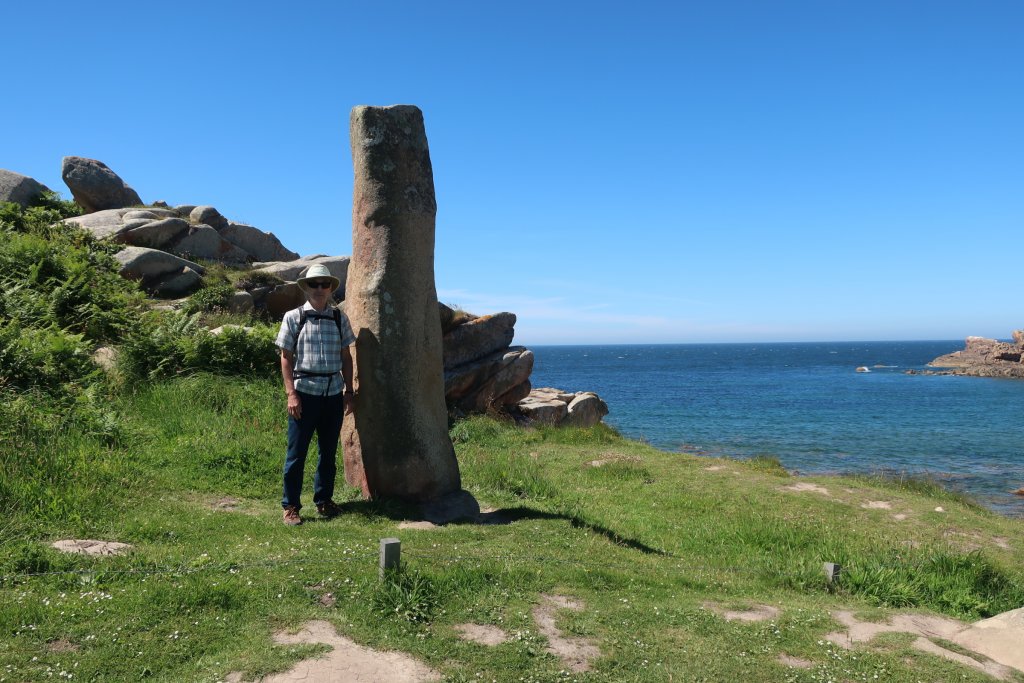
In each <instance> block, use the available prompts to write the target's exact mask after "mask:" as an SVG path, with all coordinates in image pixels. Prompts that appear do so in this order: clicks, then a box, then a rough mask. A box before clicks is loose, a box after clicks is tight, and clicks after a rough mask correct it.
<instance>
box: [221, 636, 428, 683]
mask: <svg viewBox="0 0 1024 683" xmlns="http://www.w3.org/2000/svg"><path fill="white" fill-rule="evenodd" d="M274 642H275V643H277V644H278V645H306V644H309V645H318V644H324V645H329V646H330V647H331V648H332V650H331V651H330V652H328V653H327V654H325V655H321V656H318V657H313V658H311V659H305V660H303V661H301V662H299V663H298V664H296V665H295V666H294V667H292V668H291V669H289V670H288V671H285V672H283V673H279V674H274V675H272V676H267V677H266V678H263V679H261V680H260V683H337V682H338V681H345V682H346V683H379V682H380V681H388V682H389V683H426V682H427V681H439V680H441V674H440V673H438V672H437V671H434V670H433V669H431V668H430V667H428V666H426V665H425V664H422V663H421V662H419V661H417V660H415V659H413V658H412V657H410V656H409V655H407V654H404V653H402V652H381V651H378V650H372V649H370V648H368V647H363V646H362V645H359V644H358V643H356V642H355V641H352V640H349V639H348V638H346V637H345V636H342V635H338V632H337V631H335V630H334V626H332V625H331V624H329V623H327V622H326V621H311V622H309V623H308V624H306V625H305V626H304V627H303V628H302V630H300V631H299V632H298V633H294V634H290V633H283V632H282V633H276V634H274ZM227 680H229V681H233V682H235V683H240V682H241V681H242V676H241V674H239V673H237V672H235V673H232V674H230V675H229V677H228V679H227Z"/></svg>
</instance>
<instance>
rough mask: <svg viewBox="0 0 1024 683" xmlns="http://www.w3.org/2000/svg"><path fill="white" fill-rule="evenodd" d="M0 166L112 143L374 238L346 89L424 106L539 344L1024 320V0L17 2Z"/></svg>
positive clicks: (484, 284)
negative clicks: (360, 226)
mask: <svg viewBox="0 0 1024 683" xmlns="http://www.w3.org/2000/svg"><path fill="white" fill-rule="evenodd" d="M4 15H5V24H6V25H7V26H8V27H10V26H15V27H18V28H17V29H16V30H15V31H13V32H9V31H5V39H4V41H3V43H2V44H0V56H2V57H3V61H4V63H5V64H6V65H7V69H6V74H5V79H4V80H5V83H4V100H5V101H4V104H3V105H2V106H0V125H2V130H3V131H4V133H3V136H2V139H3V142H2V143H0V168H6V169H10V170H13V171H17V172H19V173H24V174H26V175H30V176H32V177H34V178H36V179H37V180H39V181H41V182H43V183H45V184H47V185H49V186H50V187H51V188H53V189H55V190H60V191H63V193H64V194H65V196H69V193H68V191H67V188H66V187H65V186H64V185H63V183H62V182H61V179H60V160H61V158H62V157H63V156H65V155H78V156H86V157H92V158H96V159H100V160H102V161H104V162H106V163H107V164H108V165H109V166H110V167H111V168H113V169H114V171H116V172H117V173H118V174H120V175H121V176H122V177H123V178H124V179H125V180H126V181H127V182H128V183H129V184H130V185H132V186H133V187H134V188H135V189H136V190H137V191H138V192H139V194H140V195H141V196H142V198H143V200H145V201H153V200H156V199H163V200H166V201H168V202H170V203H172V204H176V203H189V204H213V205H214V206H216V207H217V208H218V209H220V210H221V212H222V213H224V214H225V215H226V216H228V217H229V218H231V219H233V220H237V221H242V222H248V223H251V224H253V225H256V226H258V227H260V228H262V229H264V230H270V231H272V232H274V233H275V234H276V235H278V237H280V238H281V240H282V241H283V242H284V243H285V244H286V245H287V246H289V247H290V248H292V249H294V250H296V251H299V252H300V253H303V254H309V253H329V254H348V253H350V252H351V201H352V163H351V155H350V152H349V147H348V113H349V111H350V109H351V108H352V107H353V106H355V105H358V104H381V105H383V104H395V103H408V104H415V105H418V106H419V107H420V108H421V109H422V110H423V112H424V116H425V120H426V126H427V135H428V138H429V142H430V148H431V157H432V160H433V164H434V181H435V185H436V189H437V201H438V215H437V249H436V255H435V268H436V276H437V288H438V295H439V298H440V299H441V300H442V301H446V302H448V303H454V304H458V305H461V306H463V307H464V308H466V309H468V310H471V311H473V312H476V313H492V312H497V311H501V310H509V311H512V312H514V313H516V314H517V315H518V316H519V323H518V324H517V327H516V331H517V332H516V339H517V342H519V343H524V344H528V345H529V344H547V343H632V342H636V343H647V342H730V341H804V340H874V339H878V340H885V339H958V338H962V337H964V336H966V335H969V334H978V335H985V336H995V337H1008V336H1009V333H1010V331H1011V330H1012V329H1014V328H1020V327H1024V306H1022V305H1021V303H1020V294H1019V289H1020V288H1019V282H1018V278H1019V274H1020V272H1021V269H1020V257H1019V255H1018V254H1019V251H1020V246H1019V240H1020V239H1021V235H1022V234H1024V135H1022V132H1024V124H1022V122H1024V40H1021V35H1024V3H1021V2H1019V1H1017V0H1012V1H995V0H993V1H987V0H985V1H979V2H943V1H941V0H939V1H936V0H929V1H927V2H892V1H886V2H875V1H870V0H868V1H865V0H857V1H856V2H854V1H839V0H817V1H814V2H797V1H788V0H779V1H776V2H763V1H762V0H757V1H733V0H721V1H715V2H710V1H708V2H699V3H698V2H683V3H668V2H664V3H663V2H658V3H654V2H645V1H643V0H639V1H635V2H629V3H612V2H586V3H584V2H554V3H552V2H547V3H540V2H531V1H525V2H517V3H483V2H436V3H425V2H389V3H380V2H365V1H364V2H358V3H354V2H291V3H276V2H275V3H270V2H245V3H242V2H218V1H213V0H206V1H205V2H192V1H191V0H184V1H180V2H175V3H162V2H153V3H137V2H132V3H118V2H96V3H82V2H48V3H46V2H39V3H32V4H30V3H15V4H14V6H12V7H5V9H4Z"/></svg>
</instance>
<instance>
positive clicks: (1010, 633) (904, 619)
mask: <svg viewBox="0 0 1024 683" xmlns="http://www.w3.org/2000/svg"><path fill="white" fill-rule="evenodd" d="M832 616H833V617H834V618H835V620H836V621H838V622H839V623H840V624H842V625H843V626H846V627H847V629H848V630H847V632H846V633H841V632H837V633H830V634H828V635H826V636H825V639H826V640H829V641H831V642H833V643H835V644H836V645H839V646H840V647H844V648H852V647H853V645H854V644H855V643H861V642H869V641H870V640H871V639H872V638H874V637H875V636H876V635H878V634H879V633H888V632H896V631H898V632H902V633H911V634H915V635H918V636H921V637H920V638H918V639H916V640H915V641H914V643H913V646H914V647H915V648H917V649H919V650H921V651H923V652H928V653H930V654H935V655H939V656H941V657H945V658H946V659H949V660H951V661H954V662H958V663H960V664H964V665H965V666H969V667H972V668H974V669H977V670H979V671H983V672H985V673H987V674H988V675H990V676H994V677H995V678H998V679H999V680H1006V678H1007V677H1008V676H1009V674H1010V671H1011V669H1017V670H1018V671H1020V672H1024V650H1022V649H1021V647H1020V643H1022V642H1024V608H1021V609H1017V610H1013V611H1010V612H1004V613H1003V614H999V615H996V616H994V617H992V618H990V619H985V620H984V621H979V622H977V623H975V624H971V625H967V624H964V623H963V622H960V621H957V620H956V619H949V618H946V617H935V616H927V615H923V614H896V615H894V616H893V617H892V618H891V619H890V620H889V621H887V622H884V623H876V622H867V621H860V620H858V619H857V618H856V617H855V616H853V613H852V612H846V611H841V612H836V613H835V614H833V615H832ZM931 638H942V639H944V640H949V641H951V642H953V643H956V644H957V645H959V646H961V647H963V648H965V649H968V650H971V651H972V652H975V653H977V654H978V655H979V658H978V659H974V658H973V657H967V656H965V655H962V654H960V653H958V652H953V651H952V650H948V649H946V648H944V647H942V646H941V645H938V644H936V643H934V642H933V641H932V640H930V639H931Z"/></svg>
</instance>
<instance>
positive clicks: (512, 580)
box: [0, 374, 1024, 681]
mask: <svg viewBox="0 0 1024 683" xmlns="http://www.w3.org/2000/svg"><path fill="white" fill-rule="evenodd" d="M283 407H284V402H283V395H282V393H281V391H280V388H279V386H278V382H277V381H276V380H275V379H273V378H272V377H268V378H259V377H256V378H252V379H247V380H245V379H239V378H232V377H218V376H213V375H204V374H198V375H194V376H190V377H182V378H177V379H173V380H167V381H162V382H156V383H144V384H140V385H137V386H135V387H130V388H129V387H126V388H124V389H123V390H122V393H121V394H120V395H118V396H116V397H115V400H114V402H113V404H112V405H111V406H110V408H111V410H113V411H114V412H116V414H118V415H119V416H120V421H119V424H118V431H117V433H116V434H114V435H113V436H111V435H109V434H107V435H104V434H103V432H102V430H92V431H89V430H78V429H52V428H47V424H49V423H46V424H42V425H39V424H34V423H33V422H32V420H29V419H28V418H26V419H25V420H24V421H23V422H24V424H22V425H21V426H20V427H17V425H15V427H17V429H20V431H17V430H15V433H16V434H17V435H18V439H16V440H8V439H6V438H5V439H4V441H3V444H2V446H0V449H2V450H0V455H2V462H0V464H2V468H0V493H2V494H3V500H4V501H5V504H4V508H5V515H4V518H3V521H2V522H0V576H2V577H3V578H2V579H0V680H3V681H35V680H53V679H58V680H59V679H60V678H61V673H62V672H63V673H64V678H67V674H72V675H73V676H74V680H98V681H122V680H134V679H138V678H149V679H152V680H158V681H216V680H222V679H223V678H224V677H225V676H226V675H227V674H228V673H229V672H232V671H243V672H245V675H246V679H247V680H251V679H253V678H256V677H258V676H262V675H266V674H268V673H271V672H275V671H282V670H284V669H287V668H289V667H290V666H291V665H293V664H294V663H295V662H297V661H298V660H300V659H303V658H305V657H309V656H311V655H313V654H314V653H316V652H317V651H318V649H317V648H316V647H315V646H301V647H298V646H292V647H274V646H272V645H271V642H272V641H271V634H272V633H274V632H276V631H278V630H280V629H295V628H298V627H299V626H301V625H302V624H303V623H305V622H306V621H309V620H311V619H326V620H328V621H330V622H331V623H332V624H334V625H335V627H336V628H337V629H338V631H339V632H340V633H343V634H345V635H346V636H348V637H351V638H353V639H354V640H356V641H357V642H359V643H362V644H364V645H367V646H369V647H373V648H380V649H394V650H400V651H404V652H408V653H410V654H412V655H413V656H415V657H417V658H419V659H421V660H423V661H424V662H426V663H428V664H429V665H430V666H432V667H434V668H436V669H437V670H439V671H441V672H442V674H443V675H444V677H445V678H446V680H450V681H479V680H488V681H490V680H497V681H531V680H532V681H556V680H572V679H574V678H576V679H579V680H583V678H584V676H580V675H574V674H571V673H569V672H567V671H566V665H565V664H564V663H563V662H562V661H561V660H559V659H557V658H555V657H554V656H553V655H551V654H549V653H548V652H547V651H546V649H545V647H546V638H545V637H544V636H543V635H542V634H541V633H540V631H539V630H538V627H537V624H536V623H535V621H534V619H533V615H532V611H533V609H534V607H535V605H537V604H538V602H539V601H540V600H541V597H540V596H541V595H542V594H545V593H549V594H550V593H557V594H562V595H567V596H571V597H573V598H574V599H576V600H578V601H580V602H582V603H583V604H584V605H585V607H584V609H583V610H581V611H579V612H569V611H564V610H563V611H561V612H559V613H558V614H557V623H558V625H559V627H560V628H561V629H562V630H563V632H564V633H566V634H567V635H570V636H576V637H585V638H589V639H592V640H593V641H594V642H595V643H597V644H598V646H599V647H600V649H601V652H602V654H603V657H602V658H601V659H600V660H598V661H597V662H596V663H595V670H594V671H593V672H591V673H588V674H586V675H585V679H586V680H588V681H669V680H677V681H678V680H708V681H720V680H733V679H740V680H756V681H819V680H849V681H860V680H892V681H917V680H953V679H956V680H966V681H982V680H986V679H985V677H984V676H982V675H981V674H979V673H977V672H974V671H972V670H969V669H966V668H964V667H961V666H960V665H957V664H954V663H950V662H946V661H943V660H940V659H938V658H935V657H931V656H926V655H922V654H920V653H917V652H916V651H914V650H912V649H911V648H910V645H909V639H905V638H904V639H900V638H895V637H889V638H883V639H881V640H880V641H879V643H878V644H876V645H873V646H872V647H862V648H858V649H856V650H853V651H846V650H842V649H840V648H837V647H834V646H831V645H830V644H829V643H828V641H826V640H824V639H823V636H824V634H826V633H829V632H831V631H833V630H835V629H836V628H837V624H836V623H835V622H833V621H832V619H831V617H830V616H829V612H830V611H834V610H836V609H853V610H855V611H856V612H857V613H858V614H868V615H871V616H873V617H875V618H884V617H885V616H886V615H889V614H891V613H892V611H893V609H895V608H914V609H922V610H926V611H934V612H939V613H943V614H947V615H950V616H955V617H958V618H962V619H968V620H972V619H977V618H980V617H983V616H987V615H990V614H995V613H998V612H1001V611H1004V610H1007V609H1011V608H1015V607H1019V606H1020V605H1021V604H1024V573H1022V571H1021V569H1020V567H1021V566H1024V562H1022V561H1024V529H1022V527H1021V522H1020V520H1011V519H1006V518H1002V517H998V516H995V515H992V514H988V513H986V512H984V511H981V510H978V509H976V508H975V507H972V506H970V505H965V504H962V503H960V502H957V501H956V500H951V499H949V498H948V497H946V496H945V495H943V494H939V495H941V496H942V497H941V498H939V499H936V498H935V497H934V493H935V492H932V491H923V492H922V491H919V490H913V489H910V488H907V487H901V488H895V487H893V486H892V484H890V483H888V482H882V481H874V480H864V479H848V478H847V479H840V478H828V477H816V478H814V479H813V482H814V483H817V484H819V485H821V486H824V487H827V489H828V490H829V492H830V494H829V495H827V496H826V495H822V494H819V493H815V492H794V491H789V490H787V489H786V488H785V487H786V486H789V485H791V484H792V482H793V481H794V478H792V477H786V476H785V472H784V471H780V469H779V468H778V467H776V466H775V464H774V463H773V462H772V461H771V460H770V459H768V458H765V459H762V460H759V461H755V462H750V463H746V462H737V461H730V460H714V461H712V460H709V459H702V458H698V457H695V456H688V455H683V454H673V453H665V452H662V451H658V450H655V449H653V448H650V447H648V446H645V445H643V444H639V443H637V442H631V441H628V440H625V439H622V438H620V437H619V436H618V435H617V434H615V433H614V431H612V430H610V429H607V428H604V427H598V428H595V429H591V430H578V429H575V430H573V429H567V430H557V429H548V428H543V429H533V430H524V429H519V428H516V427H513V426H511V425H509V424H507V423H502V422H500V421H497V420H494V419H492V418H486V417H477V418H470V419H467V420H464V421H460V422H457V423H455V424H454V425H453V427H452V431H451V434H452V438H453V441H454V442H455V444H456V450H457V453H458V457H459V460H460V469H461V472H462V477H463V483H464V486H465V487H466V488H467V489H468V490H470V491H471V492H472V493H473V494H474V495H475V496H476V497H477V498H478V499H479V500H480V501H481V503H482V504H483V505H485V506H487V507H490V508H497V509H499V510H500V511H501V512H500V514H501V516H502V517H503V518H504V519H505V521H506V522H507V523H504V524H493V525H475V524H453V525H449V526H447V527H444V528H440V529H436V530H433V531H422V530H400V529H398V527H397V524H398V522H399V521H400V520H401V519H402V518H403V517H404V516H405V514H406V513H407V512H408V509H407V508H406V507H404V506H401V505H396V504H393V503H386V502H366V501H361V500H359V499H358V495H357V492H356V491H354V490H351V489H348V488H346V487H343V486H342V487H341V488H340V490H339V495H337V496H336V499H337V500H338V501H339V502H341V503H342V504H343V506H344V507H345V509H346V514H344V515H342V516H341V517H339V518H337V519H334V520H331V521H327V522H322V521H318V520H314V519H312V518H307V519H308V522H307V523H306V524H305V525H303V526H302V527H299V528H288V527H285V526H284V525H282V524H281V522H280V508H279V504H278V502H277V501H278V500H279V497H280V467H281V465H282V458H283V447H284V446H283V444H284V426H285V424H284V417H283ZM596 462H600V466H595V463H596ZM710 464H716V465H719V466H720V469H716V470H708V469H707V467H708V466H709V465H710ZM308 469H312V468H308ZM307 474H308V475H311V472H308V473H307ZM310 489H311V486H310V482H309V481H307V486H306V489H305V491H306V492H307V493H306V496H307V501H306V502H307V504H308V495H309V494H308V491H309V490H310ZM882 499H885V500H890V501H892V503H893V509H892V510H880V509H864V508H861V507H860V503H861V502H863V501H867V500H882ZM936 500H941V501H942V502H943V505H944V506H945V507H946V509H947V511H946V512H945V513H941V514H940V513H936V512H935V511H934V508H935V507H936V505H935V502H936ZM224 505H227V509H222V508H223V506H224ZM309 509H310V508H306V510H307V511H308V510H309ZM897 509H898V510H899V511H900V512H902V513H905V514H907V519H905V520H904V521H902V522H900V523H896V522H894V521H893V519H892V516H891V515H892V514H893V513H894V512H896V511H897ZM951 531H956V532H957V533H956V534H951V533H950V532H951ZM389 536H397V537H399V538H400V539H401V540H402V544H403V564H404V570H403V571H401V572H396V573H392V574H389V575H388V576H387V577H386V578H385V579H384V580H379V579H378V577H377V545H378V541H379V539H380V538H383V537H389ZM69 537H73V538H98V539H108V540H118V541H123V542H128V543H132V544H133V545H134V550H133V551H132V552H131V553H130V554H128V555H126V556H120V557H105V558H89V557H84V556H74V555H63V554H59V553H57V552H56V551H54V550H53V549H51V548H50V547H49V542H50V541H52V540H55V539H59V538H69ZM994 538H1000V539H1005V540H1006V541H1008V544H1009V546H1010V548H1011V549H1010V550H1005V549H1002V548H1000V547H998V546H996V545H993V544H992V543H988V542H987V541H989V540H991V539H994ZM959 539H970V540H971V541H972V543H979V544H981V545H982V546H983V547H982V548H981V549H974V550H972V549H969V548H967V547H961V546H958V545H957V542H958V540H959ZM826 560H827V561H834V562H839V563H840V564H842V565H843V567H844V573H843V575H842V578H841V580H840V583H839V585H838V587H830V586H828V585H826V583H825V581H824V575H823V573H822V571H821V563H822V562H824V561H826ZM40 574H41V575H40ZM326 593H331V594H332V595H333V596H334V598H335V599H336V602H335V603H334V604H333V605H332V606H330V607H327V606H325V605H324V604H322V603H321V599H322V597H323V596H324V595H325V594H326ZM707 601H711V602H715V603H718V604H721V605H724V606H726V607H728V608H743V607H749V606H753V605H756V604H770V605H774V606H776V607H779V608H780V609H781V614H780V615H779V617H778V618H776V619H774V620H771V621H766V622H761V623H740V622H729V621H725V620H723V619H722V618H721V617H719V616H717V615H715V614H714V613H712V612H711V611H710V610H708V609H705V608H704V604H705V602H707ZM465 622H474V623H480V624H490V625H493V626H498V627H500V628H502V629H504V630H505V631H506V632H507V633H509V634H510V635H511V638H510V640H509V641H508V642H506V643H505V644H503V645H500V646H497V647H493V648H487V647H483V646H480V645H476V644H473V643H469V642H466V641H464V640H461V639H460V638H459V637H458V636H457V634H456V632H455V630H454V626H455V625H456V624H460V623H465ZM780 653H786V654H788V655H791V656H794V657H800V658H803V659H807V660H809V661H811V662H812V663H813V665H812V668H810V669H807V670H797V669H790V668H787V667H785V666H783V665H781V664H779V663H778V662H777V657H778V655H779V654H780ZM875 676H877V677H878V678H875ZM1019 680H1021V679H1019Z"/></svg>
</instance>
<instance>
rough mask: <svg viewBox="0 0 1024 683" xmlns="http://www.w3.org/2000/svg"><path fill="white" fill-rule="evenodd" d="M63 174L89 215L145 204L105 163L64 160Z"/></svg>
mask: <svg viewBox="0 0 1024 683" xmlns="http://www.w3.org/2000/svg"><path fill="white" fill-rule="evenodd" d="M60 174H61V177H62V178H63V179H64V183H65V184H66V185H67V186H68V189H70V190H71V195H72V196H73V197H74V198H75V201H76V202H77V203H78V205H79V206H81V207H82V208H83V209H85V211H86V212H87V213H92V212H94V211H104V210H106V209H123V208H125V207H128V206H138V205H140V204H142V200H141V199H139V194H138V193H137V192H136V191H135V190H133V189H132V188H131V187H129V186H128V184H127V183H125V182H124V181H123V180H121V178H120V176H118V175H117V174H116V173H114V172H113V171H112V170H110V167H108V166H107V165H106V164H105V163H103V162H102V161H97V160H96V159H86V158H84V157H64V160H63V162H62V163H61V171H60Z"/></svg>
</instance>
